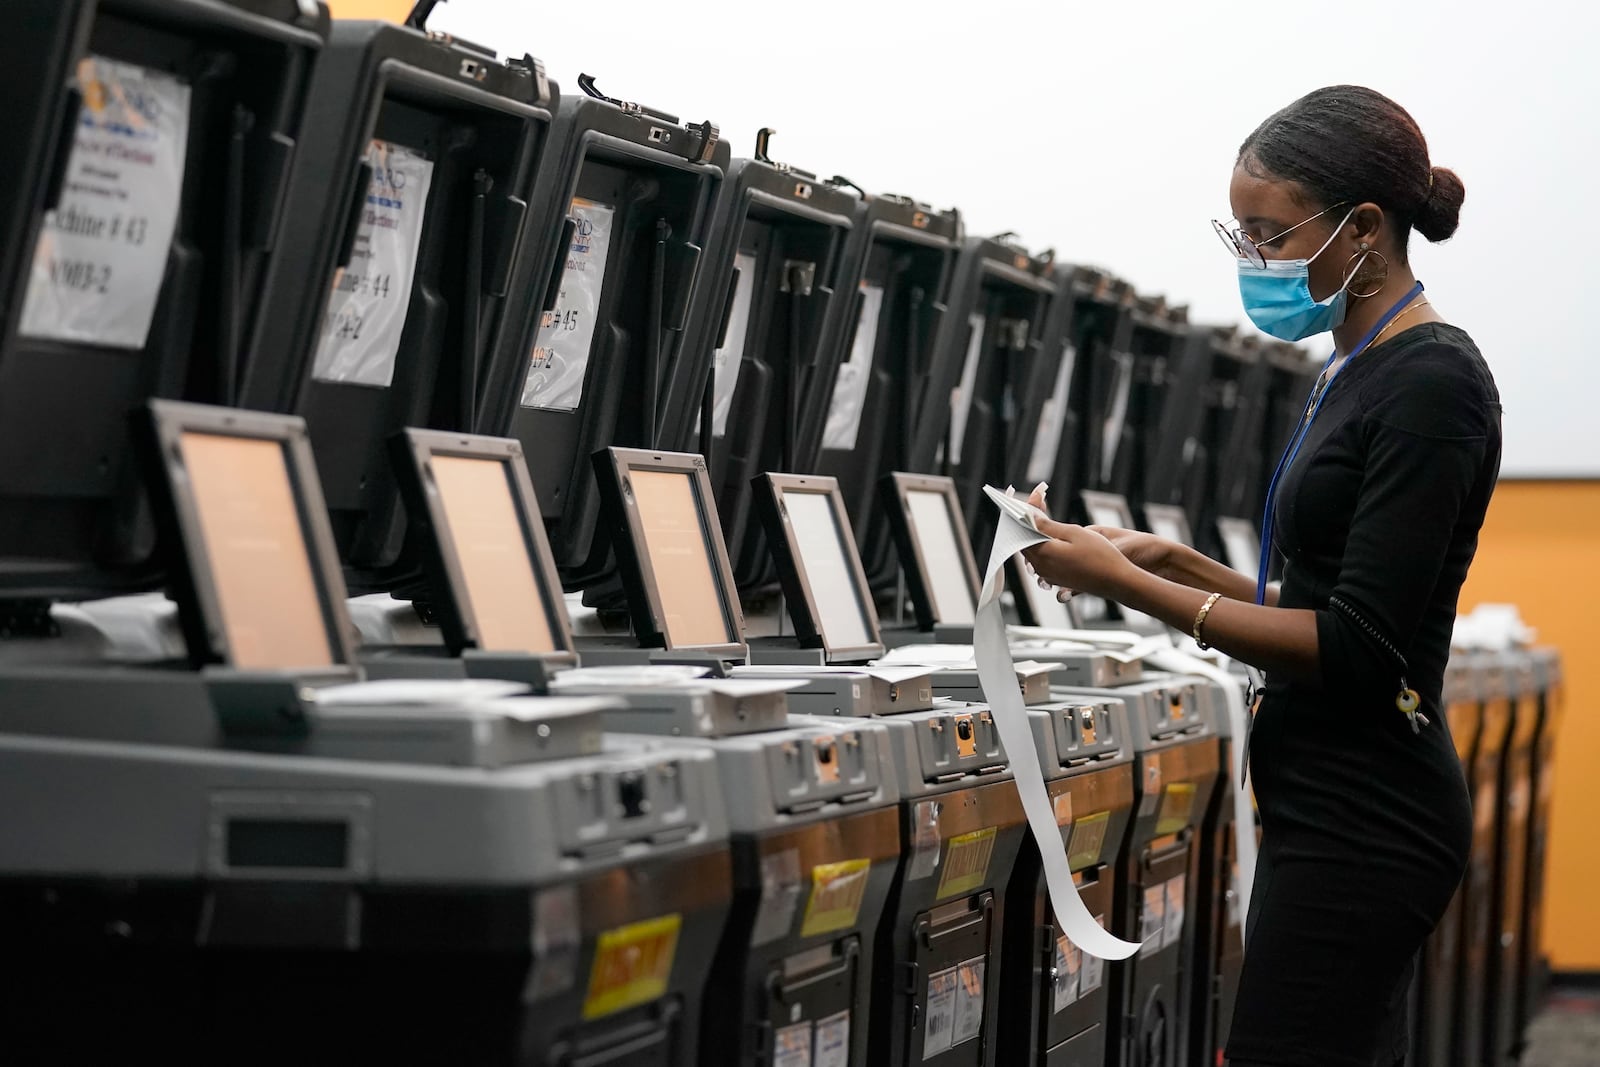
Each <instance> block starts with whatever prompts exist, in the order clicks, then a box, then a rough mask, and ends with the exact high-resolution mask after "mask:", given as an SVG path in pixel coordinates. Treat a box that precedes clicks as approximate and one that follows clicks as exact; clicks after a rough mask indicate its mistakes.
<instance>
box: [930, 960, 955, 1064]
mask: <svg viewBox="0 0 1600 1067" xmlns="http://www.w3.org/2000/svg"><path fill="white" fill-rule="evenodd" d="M957 984H958V982H957V979H956V968H954V967H951V968H950V969H949V970H947V971H939V972H937V973H935V974H931V975H929V976H928V1011H927V1015H926V1018H927V1020H928V1025H927V1026H926V1028H925V1029H924V1031H923V1039H922V1058H923V1059H925V1060H926V1059H932V1058H933V1057H934V1056H937V1055H939V1053H941V1052H948V1051H949V1050H950V1046H951V1043H952V1042H951V1035H952V1034H953V1033H954V1032H955V1023H956V985H957Z"/></svg>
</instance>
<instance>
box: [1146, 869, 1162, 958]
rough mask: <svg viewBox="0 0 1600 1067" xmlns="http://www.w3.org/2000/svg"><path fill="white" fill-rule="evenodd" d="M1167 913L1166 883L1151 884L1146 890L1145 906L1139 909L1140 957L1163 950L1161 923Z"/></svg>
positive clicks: (1152, 954)
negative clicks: (1141, 943)
mask: <svg viewBox="0 0 1600 1067" xmlns="http://www.w3.org/2000/svg"><path fill="white" fill-rule="evenodd" d="M1166 914H1167V887H1166V884H1165V883H1159V884H1157V885H1153V886H1149V887H1148V888H1146V889H1145V891H1144V907H1143V908H1142V909H1140V911H1139V940H1140V941H1142V942H1144V944H1143V945H1142V946H1140V948H1139V955H1140V957H1144V956H1154V955H1155V954H1156V953H1157V952H1160V951H1161V924H1162V921H1163V920H1164V919H1165V918H1166Z"/></svg>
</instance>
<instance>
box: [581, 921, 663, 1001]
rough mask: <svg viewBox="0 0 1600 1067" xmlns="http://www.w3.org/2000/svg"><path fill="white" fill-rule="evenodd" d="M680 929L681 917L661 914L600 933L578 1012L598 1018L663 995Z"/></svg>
mask: <svg viewBox="0 0 1600 1067" xmlns="http://www.w3.org/2000/svg"><path fill="white" fill-rule="evenodd" d="M682 928H683V916H681V915H663V916H661V917H660V918H659V919H647V920H645V921H644V922H637V923H630V924H629V925H627V926H619V927H617V928H616V929H615V930H607V931H605V932H604V933H602V934H601V935H600V941H599V944H598V945H597V946H596V947H595V952H594V967H593V969H592V970H591V971H590V972H589V995H588V996H587V997H585V998H584V1001H583V1017H584V1018H585V1019H598V1018H600V1017H601V1016H602V1015H610V1014H611V1013H612V1012H618V1011H623V1010H625V1009H627V1008H633V1007H637V1006H638V1005H640V1004H647V1003H649V1002H650V1001H652V1000H655V999H656V998H657V997H660V996H663V995H664V994H665V993H666V991H667V980H668V979H669V978H671V977H672V960H673V957H674V956H676V955H677V953H678V931H679V930H680V929H682Z"/></svg>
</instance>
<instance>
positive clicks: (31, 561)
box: [0, 0, 329, 601]
mask: <svg viewBox="0 0 1600 1067" xmlns="http://www.w3.org/2000/svg"><path fill="white" fill-rule="evenodd" d="M11 21H12V23H13V24H12V26H11V29H10V33H11V35H10V38H9V40H10V46H9V49H8V51H9V52H10V53H11V54H10V57H9V59H8V62H7V63H6V64H5V70H4V71H3V72H0V86H3V88H4V90H5V94H6V100H7V102H8V108H7V110H8V111H9V112H10V117H9V118H8V119H7V120H6V123H5V129H6V133H7V136H6V144H7V159H6V166H5V167H4V168H3V170H4V174H3V175H0V193H3V195H0V202H3V203H4V204H5V207H4V209H0V287H3V291H0V317H3V319H4V321H3V323H0V597H3V598H5V599H6V600H8V601H9V600H10V599H12V598H19V599H20V598H30V599H38V598H53V597H73V598H85V597H93V596H99V595H105V594H106V593H115V592H125V591H130V590H134V589H149V588H154V587H156V586H158V585H159V584H160V581H161V576H160V574H159V569H158V567H157V566H156V563H155V561H154V559H153V555H152V554H153V552H154V551H155V549H154V534H153V531H152V529H151V527H150V519H149V512H148V508H147V506H146V504H145V502H144V501H143V499H142V492H143V485H142V481H141V479H140V474H139V469H138V467H137V466H136V464H135V462H134V459H133V450H132V448H131V447H130V445H129V437H128V434H129V430H128V426H129V415H130V413H132V412H133V411H134V410H135V409H137V408H138V406H139V405H140V403H141V402H142V401H143V400H144V399H145V397H146V396H148V395H150V394H151V393H152V392H159V393H160V394H161V395H164V396H169V397H173V398H185V399H189V400H194V401H202V402H210V403H230V402H232V401H233V400H234V398H235V390H236V389H237V378H238V374H239V372H240V367H241V365H242V362H243V360H244V357H245V349H246V344H245V338H246V337H247V335H248V333H249V330H250V328H251V326H252V324H253V323H254V322H255V321H256V320H258V319H259V318H260V317H262V316H263V315H264V314H266V313H267V311H266V309H265V308H263V307H262V306H261V305H260V304H259V303H258V302H256V301H254V300H251V299H247V294H250V293H254V292H256V291H258V289H259V286H260V284H261V281H262V278H263V277H264V276H265V275H266V274H267V273H269V272H270V270H271V269H272V264H273V263H274V261H275V260H277V259H279V258H281V257H282V254H283V253H282V250H281V248H279V247H278V246H277V245H276V243H275V237H276V235H277V233H278V231H279V229H280V224H281V221H282V216H283V213H284V211H285V204H286V201H285V185H286V181H287V172H288V168H289V164H290V160H291V159H292V158H293V155H294V153H295V151H296V150H297V148H298V145H299V143H300V141H301V134H302V130H301V126H302V119H303V116H304V115H305V114H306V103H307V83H308V81H309V80H310V79H309V75H310V71H311V69H312V67H313V66H314V65H315V63H316V59H317V56H318V55H319V54H320V53H321V52H322V49H323V45H324V43H325V39H326V37H327V34H328V25H329V24H328V18H327V14H326V11H325V10H324V9H322V8H321V7H320V6H318V5H310V6H307V5H301V6H295V5H276V6H274V7H273V8H272V10H270V11H268V10H266V9H265V8H263V7H261V6H260V5H256V6H252V7H250V8H248V9H244V8H241V9H237V10H235V9H233V8H224V7H223V6H220V5H217V4H207V3H197V2H192V0H174V2H173V3H171V4H168V5H163V6H162V7H161V8H160V10H159V11H158V10H156V9H154V8H151V7H149V6H147V5H123V4H95V3H90V2H86V0H70V2H62V3H59V4H49V5H42V6H40V7H39V8H38V10H34V11H30V13H29V14H28V16H27V17H26V18H24V19H20V20H17V19H13V20H11ZM64 426H72V427H74V432H72V433H70V434H63V433H59V432H57V431H58V429H59V428H60V427H64ZM42 434H44V435H48V437H49V439H50V441H51V445H50V447H48V448H40V447H38V442H39V440H40V439H41V435H42Z"/></svg>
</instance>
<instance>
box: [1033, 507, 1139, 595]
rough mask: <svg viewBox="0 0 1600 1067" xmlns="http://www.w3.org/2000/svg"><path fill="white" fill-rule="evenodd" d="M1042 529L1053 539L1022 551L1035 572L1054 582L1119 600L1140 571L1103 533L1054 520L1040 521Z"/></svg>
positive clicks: (1083, 591)
mask: <svg viewBox="0 0 1600 1067" xmlns="http://www.w3.org/2000/svg"><path fill="white" fill-rule="evenodd" d="M1039 532H1040V533H1043V534H1048V535H1049V537H1050V540H1048V541H1046V542H1044V543H1043V544H1039V545H1035V546H1033V547H1032V548H1029V549H1025V550H1024V551H1023V553H1022V554H1023V556H1024V557H1025V558H1026V559H1027V561H1028V563H1029V564H1030V565H1031V566H1032V567H1033V569H1034V572H1035V573H1036V574H1038V576H1039V577H1040V578H1042V579H1044V580H1045V581H1047V582H1049V583H1050V584H1051V585H1054V586H1057V587H1059V588H1061V589H1070V590H1073V591H1074V592H1081V593H1089V594H1092V595H1094V596H1099V597H1109V598H1111V599H1116V596H1117V593H1118V591H1119V590H1121V589H1122V588H1123V585H1124V583H1125V582H1126V581H1127V579H1128V577H1129V576H1131V575H1132V574H1133V573H1135V571H1136V568H1135V566H1134V564H1133V563H1131V562H1130V561H1129V560H1128V558H1127V557H1126V556H1124V555H1123V554H1122V553H1121V552H1119V551H1118V550H1117V547H1116V546H1115V545H1113V544H1112V543H1111V542H1110V541H1109V540H1107V539H1106V537H1105V535H1103V534H1100V533H1096V532H1095V531H1093V530H1090V529H1086V528H1084V527H1082V526H1073V525H1072V524H1070V523H1064V522H1055V521H1054V520H1050V519H1041V520H1040V521H1039Z"/></svg>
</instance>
